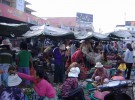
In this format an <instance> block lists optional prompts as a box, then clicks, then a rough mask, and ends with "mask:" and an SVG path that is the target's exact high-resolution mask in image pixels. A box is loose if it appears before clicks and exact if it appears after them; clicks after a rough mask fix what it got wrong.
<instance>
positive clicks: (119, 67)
mask: <svg viewBox="0 0 135 100" xmlns="http://www.w3.org/2000/svg"><path fill="white" fill-rule="evenodd" d="M118 70H121V71H122V76H123V77H125V70H126V64H125V62H124V60H121V61H120V65H119V66H118Z"/></svg>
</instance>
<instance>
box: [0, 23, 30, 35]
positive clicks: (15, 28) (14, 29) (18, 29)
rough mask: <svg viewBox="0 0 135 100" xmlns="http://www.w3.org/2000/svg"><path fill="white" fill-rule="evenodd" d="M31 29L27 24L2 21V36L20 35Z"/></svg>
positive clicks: (0, 29)
mask: <svg viewBox="0 0 135 100" xmlns="http://www.w3.org/2000/svg"><path fill="white" fill-rule="evenodd" d="M28 30H30V27H29V25H27V24H24V23H22V24H14V23H0V36H7V37H18V36H21V35H22V34H24V33H26V32H27V31H28Z"/></svg>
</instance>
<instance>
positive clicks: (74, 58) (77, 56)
mask: <svg viewBox="0 0 135 100" xmlns="http://www.w3.org/2000/svg"><path fill="white" fill-rule="evenodd" d="M78 60H81V61H82V63H83V62H84V61H83V52H82V51H81V50H80V49H78V50H77V51H75V52H74V53H73V55H72V56H71V62H77V61H78Z"/></svg>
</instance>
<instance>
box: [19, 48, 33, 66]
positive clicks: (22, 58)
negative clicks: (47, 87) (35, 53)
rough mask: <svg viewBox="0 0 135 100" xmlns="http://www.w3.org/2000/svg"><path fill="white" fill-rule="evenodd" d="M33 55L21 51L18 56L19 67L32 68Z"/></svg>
mask: <svg viewBox="0 0 135 100" xmlns="http://www.w3.org/2000/svg"><path fill="white" fill-rule="evenodd" d="M31 57H32V56H31V53H30V52H28V51H27V50H21V51H20V52H19V54H18V55H17V58H18V60H19V61H18V67H30V58H31Z"/></svg>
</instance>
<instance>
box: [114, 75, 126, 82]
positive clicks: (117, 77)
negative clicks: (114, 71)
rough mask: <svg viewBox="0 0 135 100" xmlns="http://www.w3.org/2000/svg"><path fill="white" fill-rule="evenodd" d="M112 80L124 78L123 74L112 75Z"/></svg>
mask: <svg viewBox="0 0 135 100" xmlns="http://www.w3.org/2000/svg"><path fill="white" fill-rule="evenodd" d="M112 80H121V81H122V80H125V78H124V77H123V76H113V77H112Z"/></svg>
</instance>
